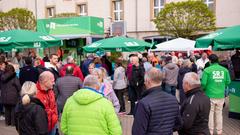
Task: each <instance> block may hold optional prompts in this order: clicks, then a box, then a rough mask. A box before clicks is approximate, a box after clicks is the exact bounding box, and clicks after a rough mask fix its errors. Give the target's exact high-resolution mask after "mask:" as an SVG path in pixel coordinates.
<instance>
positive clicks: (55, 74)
mask: <svg viewBox="0 0 240 135" xmlns="http://www.w3.org/2000/svg"><path fill="white" fill-rule="evenodd" d="M48 70H49V71H50V72H52V73H53V75H54V79H55V81H56V80H57V79H58V78H60V77H61V76H60V74H59V70H58V69H57V70H56V69H54V68H53V67H50V68H48Z"/></svg>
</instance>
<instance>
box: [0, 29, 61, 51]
mask: <svg viewBox="0 0 240 135" xmlns="http://www.w3.org/2000/svg"><path fill="white" fill-rule="evenodd" d="M60 45H62V41H61V39H59V38H56V37H53V36H50V35H47V34H44V33H40V32H33V31H28V30H9V31H4V32H0V49H4V50H9V49H12V48H16V49H20V48H46V47H53V46H60Z"/></svg>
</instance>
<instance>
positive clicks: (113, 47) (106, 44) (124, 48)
mask: <svg viewBox="0 0 240 135" xmlns="http://www.w3.org/2000/svg"><path fill="white" fill-rule="evenodd" d="M151 47H152V44H150V43H147V42H145V41H141V40H137V39H134V38H126V37H123V36H121V37H113V38H107V39H103V40H99V41H97V42H94V43H92V44H90V45H87V46H85V47H83V50H84V52H87V53H94V52H97V51H105V52H133V51H144V50H145V49H149V48H151Z"/></svg>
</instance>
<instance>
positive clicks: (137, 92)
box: [128, 86, 143, 114]
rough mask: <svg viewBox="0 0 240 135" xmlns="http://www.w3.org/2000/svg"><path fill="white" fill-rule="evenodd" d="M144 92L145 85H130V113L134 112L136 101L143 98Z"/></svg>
mask: <svg viewBox="0 0 240 135" xmlns="http://www.w3.org/2000/svg"><path fill="white" fill-rule="evenodd" d="M142 92H143V86H138V87H133V86H129V89H128V94H129V99H130V102H131V109H130V114H133V113H134V110H135V102H136V101H138V100H140V99H141V94H142Z"/></svg>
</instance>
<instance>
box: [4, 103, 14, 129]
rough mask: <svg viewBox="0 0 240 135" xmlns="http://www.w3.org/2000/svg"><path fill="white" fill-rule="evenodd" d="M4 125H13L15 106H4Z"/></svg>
mask: <svg viewBox="0 0 240 135" xmlns="http://www.w3.org/2000/svg"><path fill="white" fill-rule="evenodd" d="M4 108H5V123H6V125H8V126H9V125H12V126H14V125H15V120H14V118H15V105H4Z"/></svg>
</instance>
